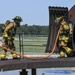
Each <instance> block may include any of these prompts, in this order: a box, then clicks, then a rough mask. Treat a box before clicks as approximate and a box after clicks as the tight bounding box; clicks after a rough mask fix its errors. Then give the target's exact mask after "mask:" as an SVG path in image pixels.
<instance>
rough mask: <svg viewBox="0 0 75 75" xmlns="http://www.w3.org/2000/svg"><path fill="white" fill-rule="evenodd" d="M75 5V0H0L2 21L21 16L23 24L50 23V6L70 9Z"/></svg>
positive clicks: (0, 20) (0, 21) (0, 18)
mask: <svg viewBox="0 0 75 75" xmlns="http://www.w3.org/2000/svg"><path fill="white" fill-rule="evenodd" d="M73 5H75V0H0V23H5V22H6V20H11V21H13V20H12V19H13V18H14V17H15V16H20V17H22V19H23V22H21V25H22V24H28V25H49V10H48V7H49V6H60V7H68V9H70V8H71V7H72V6H73Z"/></svg>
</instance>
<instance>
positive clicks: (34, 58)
mask: <svg viewBox="0 0 75 75" xmlns="http://www.w3.org/2000/svg"><path fill="white" fill-rule="evenodd" d="M61 26H62V24H61V25H60V28H59V30H58V33H57V35H56V39H55V43H54V46H53V49H52V51H51V53H49V54H48V55H47V56H42V57H31V56H26V55H23V54H19V53H17V52H16V51H13V50H10V49H8V48H6V47H3V46H0V48H3V49H5V50H7V51H9V52H11V53H14V54H16V55H18V56H20V57H23V58H29V59H32V60H41V59H46V58H48V57H50V56H51V55H52V54H53V53H54V51H55V48H56V44H57V41H58V37H59V34H60V30H61Z"/></svg>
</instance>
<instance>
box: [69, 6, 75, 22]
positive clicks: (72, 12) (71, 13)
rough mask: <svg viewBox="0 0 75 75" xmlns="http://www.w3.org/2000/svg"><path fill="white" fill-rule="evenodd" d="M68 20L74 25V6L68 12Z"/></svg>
mask: <svg viewBox="0 0 75 75" xmlns="http://www.w3.org/2000/svg"><path fill="white" fill-rule="evenodd" d="M69 20H70V21H73V22H74V23H75V5H74V6H73V7H72V8H71V9H70V10H69Z"/></svg>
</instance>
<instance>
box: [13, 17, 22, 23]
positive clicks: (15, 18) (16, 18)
mask: <svg viewBox="0 0 75 75" xmlns="http://www.w3.org/2000/svg"><path fill="white" fill-rule="evenodd" d="M13 20H19V21H20V22H21V21H23V20H22V18H21V17H20V16H15V17H14V19H13Z"/></svg>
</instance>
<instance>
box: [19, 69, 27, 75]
mask: <svg viewBox="0 0 75 75" xmlns="http://www.w3.org/2000/svg"><path fill="white" fill-rule="evenodd" d="M20 75H28V72H27V71H26V69H22V71H21V72H20Z"/></svg>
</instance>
